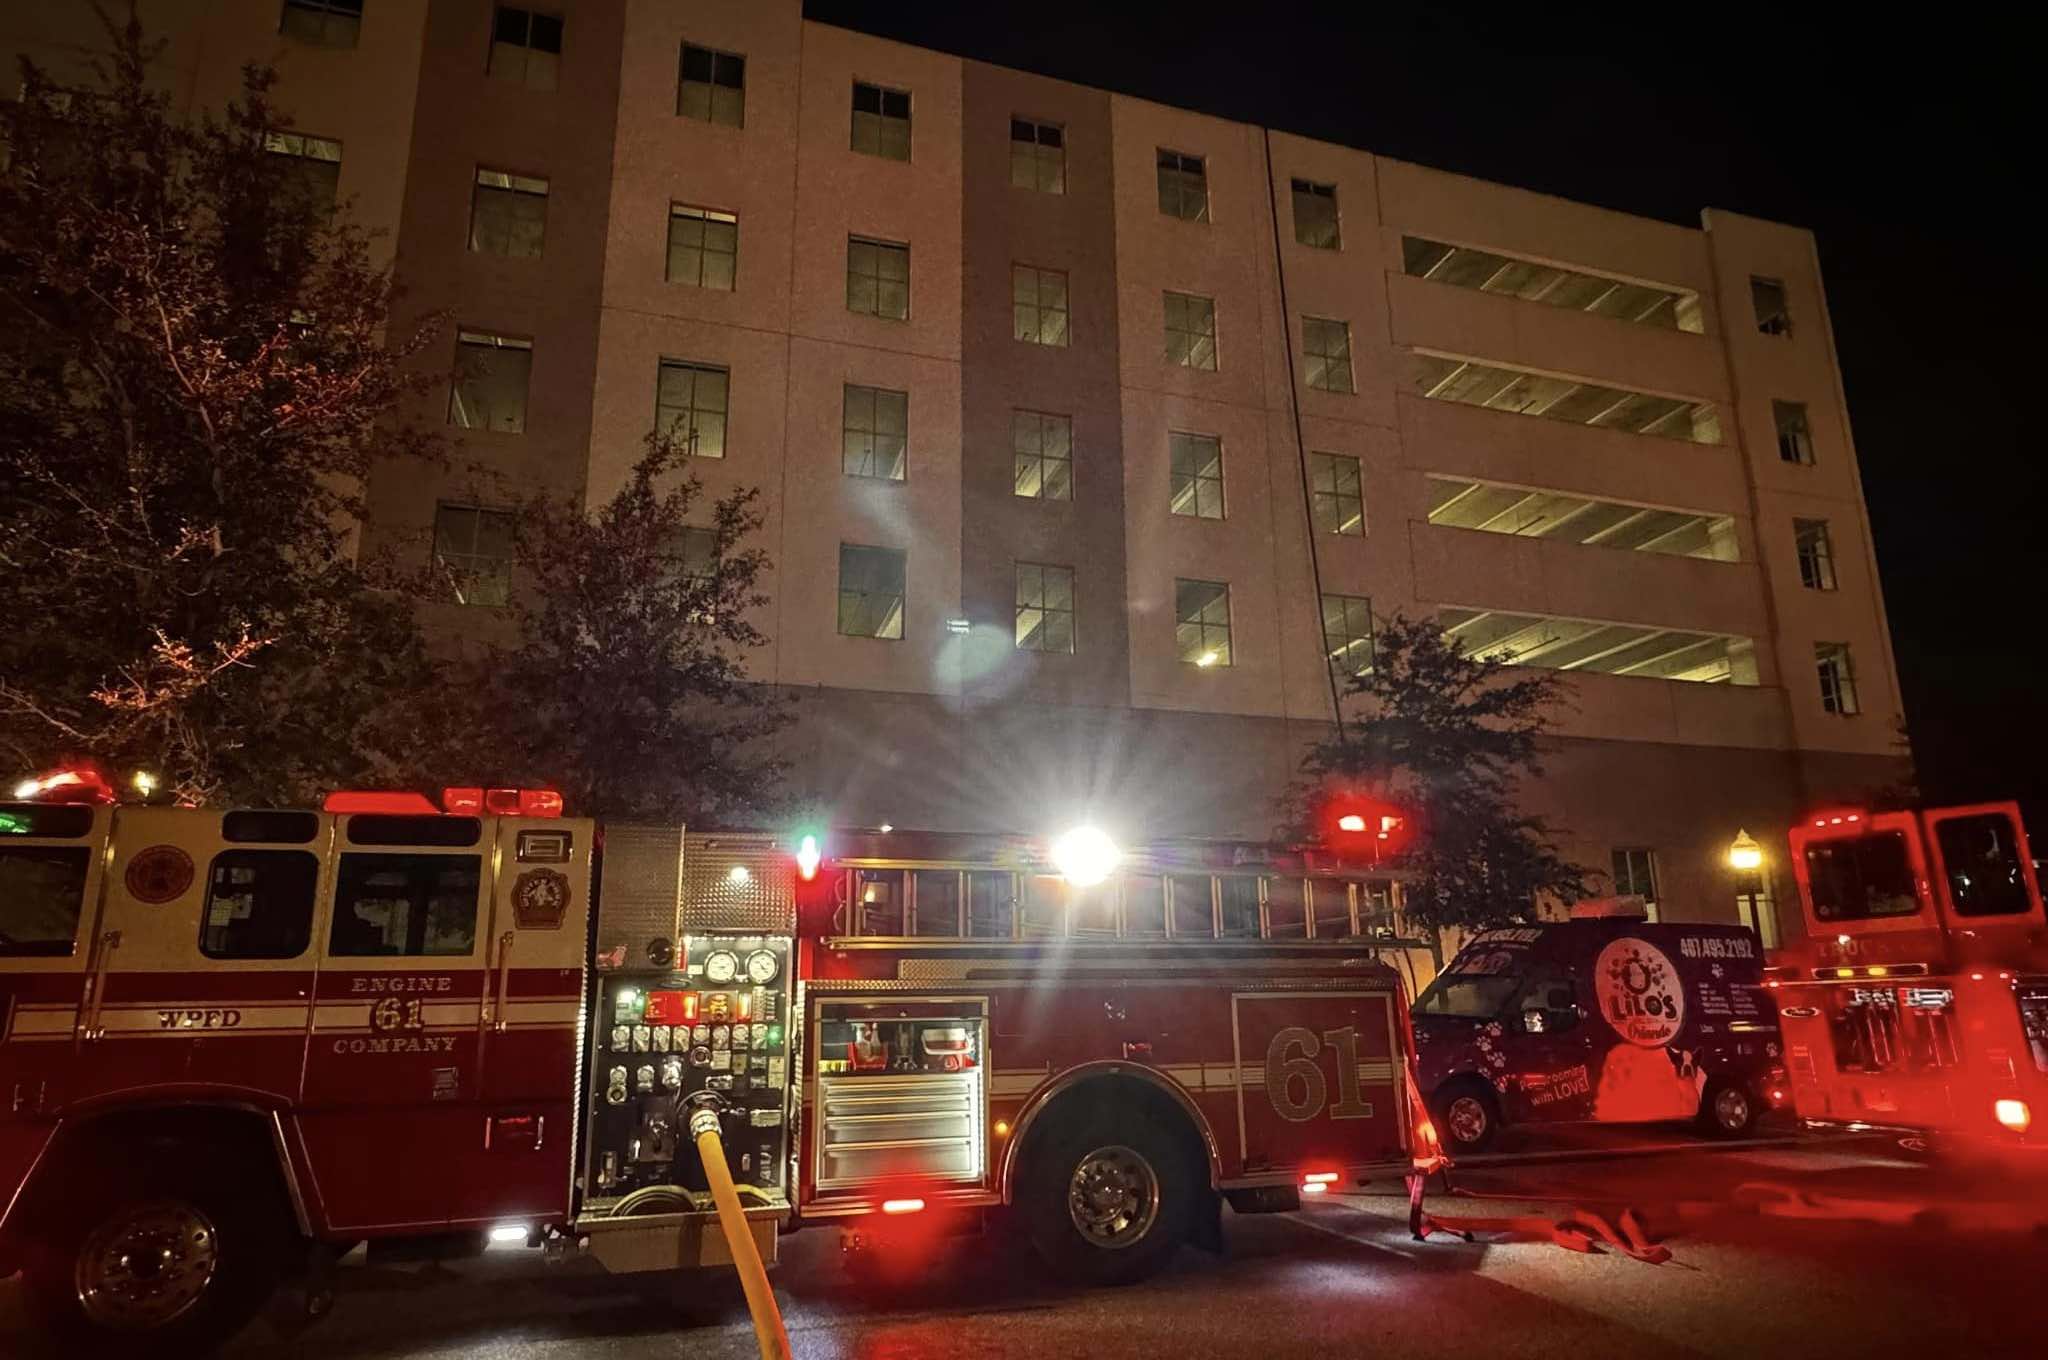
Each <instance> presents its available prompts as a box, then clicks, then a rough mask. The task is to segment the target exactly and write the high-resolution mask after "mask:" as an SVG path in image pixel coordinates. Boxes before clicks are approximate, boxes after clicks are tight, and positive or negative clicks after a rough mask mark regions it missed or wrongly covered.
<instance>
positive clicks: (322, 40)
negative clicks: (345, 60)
mask: <svg viewBox="0 0 2048 1360" xmlns="http://www.w3.org/2000/svg"><path fill="white" fill-rule="evenodd" d="M362 26H363V0H284V14H283V16H282V18H280V20H279V22H278V26H277V31H278V32H280V33H282V34H284V36H285V37H287V38H292V39H295V40H297V41H299V42H302V43H305V44H306V45H308V46H309V47H354V46H355V45H356V37H357V35H358V34H359V33H360V31H361V29H362Z"/></svg>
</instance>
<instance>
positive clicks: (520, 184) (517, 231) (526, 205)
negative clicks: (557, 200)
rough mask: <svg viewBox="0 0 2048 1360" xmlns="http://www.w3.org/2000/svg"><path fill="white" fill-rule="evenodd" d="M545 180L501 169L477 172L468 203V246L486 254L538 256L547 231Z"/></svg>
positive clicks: (520, 256)
mask: <svg viewBox="0 0 2048 1360" xmlns="http://www.w3.org/2000/svg"><path fill="white" fill-rule="evenodd" d="M547 224H548V182H547V181H546V180H544V179H537V178H535V177H534V176H532V175H513V174H508V173H506V172H505V171H503V170H484V169H481V168H479V169H478V170H477V172H476V190H475V193H474V195H473V196H472V198H471V199H470V205H469V248H470V249H471V250H474V251H477V252H479V253H480V254H485V255H511V256H514V257H518V258H527V259H532V258H537V257H538V256H539V255H540V252H541V242H542V240H543V238H544V237H545V236H546V234H547Z"/></svg>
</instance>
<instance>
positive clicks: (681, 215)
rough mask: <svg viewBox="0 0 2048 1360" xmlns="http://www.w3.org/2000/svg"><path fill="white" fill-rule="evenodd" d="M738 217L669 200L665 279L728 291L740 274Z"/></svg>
mask: <svg viewBox="0 0 2048 1360" xmlns="http://www.w3.org/2000/svg"><path fill="white" fill-rule="evenodd" d="M739 264H740V220H739V219H738V218H737V217H734V216H733V215H732V214H731V213H722V212H713V211H712V210H711V209H709V208H687V207H684V206H683V205H682V204H680V203H671V204H670V205H669V209H668V281H669V282H670V283H687V284H689V285H690V286H691V287H692V288H716V289H718V290H719V291H720V292H723V293H730V292H731V291H732V289H733V283H734V281H735V280H736V279H737V278H738V276H739Z"/></svg>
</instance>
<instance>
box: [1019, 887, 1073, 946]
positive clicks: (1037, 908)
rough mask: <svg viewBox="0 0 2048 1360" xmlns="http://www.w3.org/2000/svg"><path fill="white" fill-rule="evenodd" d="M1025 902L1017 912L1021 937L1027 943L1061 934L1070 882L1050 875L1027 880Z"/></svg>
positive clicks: (1062, 932) (1064, 922)
mask: <svg viewBox="0 0 2048 1360" xmlns="http://www.w3.org/2000/svg"><path fill="white" fill-rule="evenodd" d="M1023 883H1024V900H1023V902H1022V903H1020V904H1019V910H1018V913H1017V927H1018V934H1019V935H1021V936H1022V937H1023V938H1025V939H1027V940H1031V939H1043V938H1045V937H1047V936H1052V935H1061V934H1064V933H1065V931H1064V930H1063V929H1062V927H1064V926H1065V924H1066V915H1067V881H1066V880H1065V879H1064V878H1055V877H1054V876H1052V875H1050V874H1028V875H1026V876H1025V877H1024V880H1023Z"/></svg>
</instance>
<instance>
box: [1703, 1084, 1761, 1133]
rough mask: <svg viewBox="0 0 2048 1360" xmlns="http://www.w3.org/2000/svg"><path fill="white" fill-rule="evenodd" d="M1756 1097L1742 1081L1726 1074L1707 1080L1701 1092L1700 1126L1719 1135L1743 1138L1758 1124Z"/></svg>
mask: <svg viewBox="0 0 2048 1360" xmlns="http://www.w3.org/2000/svg"><path fill="white" fill-rule="evenodd" d="M1757 1113H1758V1111H1757V1106H1756V1097H1755V1096H1753V1095H1751V1094H1750V1092H1749V1089H1748V1088H1747V1087H1745V1086H1744V1085H1743V1084H1742V1083H1741V1082H1739V1081H1730V1080H1728V1079H1727V1078H1726V1077H1722V1078H1719V1079H1717V1080H1715V1081H1710V1082H1708V1083H1707V1089H1706V1090H1705V1091H1703V1092H1701V1093H1700V1127H1701V1128H1703V1129H1705V1130H1706V1131H1707V1132H1708V1133H1711V1134H1713V1135H1714V1136H1715V1137H1716V1138H1740V1137H1742V1136H1743V1135H1744V1134H1746V1133H1748V1132H1749V1131H1750V1130H1751V1129H1753V1128H1755V1127H1756V1118H1757Z"/></svg>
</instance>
